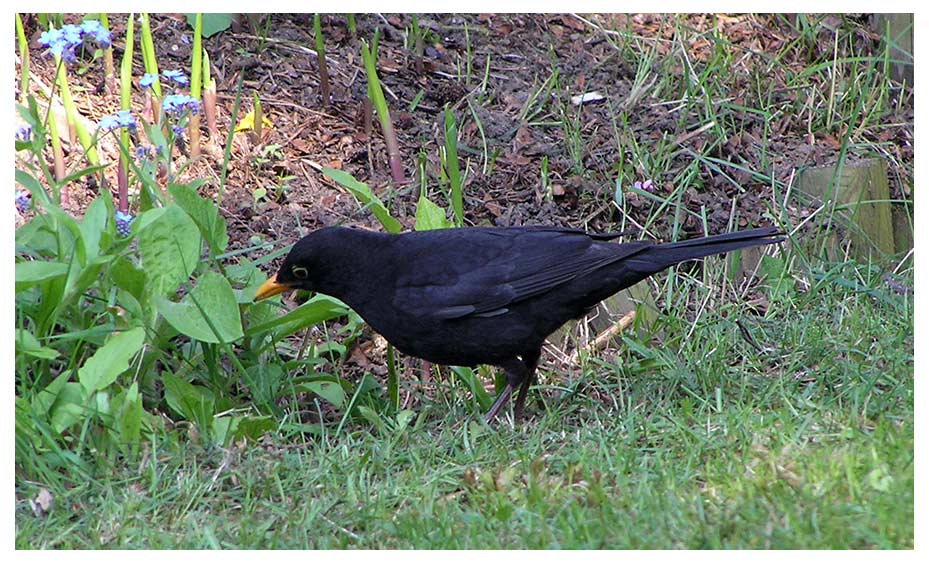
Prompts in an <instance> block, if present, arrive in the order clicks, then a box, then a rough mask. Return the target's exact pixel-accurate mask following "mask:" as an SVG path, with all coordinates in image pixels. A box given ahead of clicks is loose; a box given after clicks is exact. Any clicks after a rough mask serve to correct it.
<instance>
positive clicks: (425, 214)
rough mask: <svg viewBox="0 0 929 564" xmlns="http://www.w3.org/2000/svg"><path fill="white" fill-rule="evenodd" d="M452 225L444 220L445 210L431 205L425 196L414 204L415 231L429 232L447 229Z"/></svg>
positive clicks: (433, 204)
mask: <svg viewBox="0 0 929 564" xmlns="http://www.w3.org/2000/svg"><path fill="white" fill-rule="evenodd" d="M453 226H454V224H453V223H452V222H451V221H449V220H448V219H446V217H445V208H443V207H440V206H439V205H437V204H435V203H433V202H432V201H431V200H429V198H427V197H426V196H425V195H422V196H420V198H419V203H417V204H416V224H415V225H414V226H413V229H415V230H416V231H430V230H432V229H448V228H449V227H453Z"/></svg>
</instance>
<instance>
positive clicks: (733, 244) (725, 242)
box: [626, 227, 784, 272]
mask: <svg viewBox="0 0 929 564" xmlns="http://www.w3.org/2000/svg"><path fill="white" fill-rule="evenodd" d="M783 240H784V233H783V232H781V231H779V230H778V229H777V228H776V227H760V228H758V229H748V230H746V231H737V232H735V233H725V234H723V235H713V236H711V237H699V238H697V239H688V240H686V241H677V242H675V243H665V244H663V245H655V246H654V247H648V248H646V249H645V250H644V251H643V252H641V253H639V254H638V255H635V256H633V257H629V258H628V259H627V260H626V265H627V266H630V267H632V268H633V269H636V270H639V268H641V269H642V270H643V271H645V270H650V271H652V272H658V271H659V270H663V269H665V268H668V267H669V266H673V265H675V264H677V263H679V262H684V261H685V260H694V259H698V258H703V257H707V256H710V255H716V254H720V253H728V252H730V251H735V250H738V249H745V248H748V247H757V246H760V245H770V244H773V243H780V242H781V241H783ZM640 263H641V264H640ZM637 267H639V268H637Z"/></svg>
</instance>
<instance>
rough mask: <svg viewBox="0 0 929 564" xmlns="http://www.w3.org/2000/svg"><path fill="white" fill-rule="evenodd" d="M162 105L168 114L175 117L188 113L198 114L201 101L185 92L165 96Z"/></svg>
mask: <svg viewBox="0 0 929 564" xmlns="http://www.w3.org/2000/svg"><path fill="white" fill-rule="evenodd" d="M161 106H162V107H163V108H164V110H165V113H166V114H168V115H170V116H173V117H182V116H185V115H187V114H188V113H191V114H196V113H198V112H199V111H200V102H199V101H197V100H194V99H193V98H191V97H190V96H185V95H184V94H171V95H170V96H165V98H164V100H162V102H161Z"/></svg>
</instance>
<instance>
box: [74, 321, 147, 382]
mask: <svg viewBox="0 0 929 564" xmlns="http://www.w3.org/2000/svg"><path fill="white" fill-rule="evenodd" d="M144 342H145V330H144V329H142V328H141V327H136V328H134V329H130V330H128V331H123V332H122V333H117V334H115V335H113V336H112V337H111V338H110V340H109V341H107V342H106V344H104V345H103V346H102V347H100V348H99V349H97V352H95V353H94V355H93V356H92V357H90V358H88V359H87V361H86V362H85V363H84V366H82V367H81V368H80V369H79V370H78V371H77V379H78V381H80V383H81V386H82V387H83V388H84V391H85V392H86V393H87V395H89V394H90V393H91V392H94V391H97V390H102V389H104V388H106V387H107V386H109V385H110V384H112V383H113V382H115V381H116V378H117V376H119V375H120V374H122V373H123V371H125V370H126V369H127V368H129V359H131V358H132V357H133V355H135V353H137V352H138V351H139V349H140V348H142V343H144Z"/></svg>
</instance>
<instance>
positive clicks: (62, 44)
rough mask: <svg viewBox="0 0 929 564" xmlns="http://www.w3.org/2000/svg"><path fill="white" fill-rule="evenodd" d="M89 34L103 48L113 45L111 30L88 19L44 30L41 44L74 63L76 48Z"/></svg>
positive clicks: (40, 37)
mask: <svg viewBox="0 0 929 564" xmlns="http://www.w3.org/2000/svg"><path fill="white" fill-rule="evenodd" d="M87 36H91V37H93V39H94V41H96V42H97V45H99V46H100V47H101V48H103V49H106V48H108V47H109V46H110V45H111V39H110V32H109V31H108V30H107V29H105V28H104V27H103V24H101V23H100V22H98V21H97V20H88V21H86V22H84V23H82V24H81V25H74V24H67V25H64V26H62V28H61V29H50V30H48V31H43V32H42V34H41V35H40V36H39V44H40V45H44V46H46V47H48V50H49V52H50V53H51V54H52V55H56V56H58V57H61V59H62V60H63V61H66V62H69V63H73V62H74V61H76V60H77V56H76V55H75V54H74V50H75V49H76V48H78V47H80V46H81V44H82V43H83V42H84V39H85V38H86V37H87Z"/></svg>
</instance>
